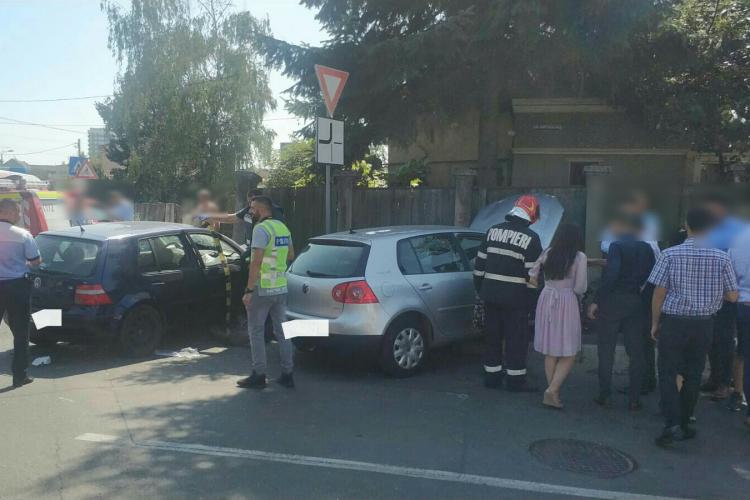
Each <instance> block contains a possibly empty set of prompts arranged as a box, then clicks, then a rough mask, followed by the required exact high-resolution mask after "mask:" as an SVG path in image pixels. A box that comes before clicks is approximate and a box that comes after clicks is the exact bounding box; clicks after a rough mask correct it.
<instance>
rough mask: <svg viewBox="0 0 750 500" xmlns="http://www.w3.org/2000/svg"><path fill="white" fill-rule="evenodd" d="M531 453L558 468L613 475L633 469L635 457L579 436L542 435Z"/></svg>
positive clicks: (531, 448) (533, 445)
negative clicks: (572, 437) (569, 437)
mask: <svg viewBox="0 0 750 500" xmlns="http://www.w3.org/2000/svg"><path fill="white" fill-rule="evenodd" d="M529 451H530V452H531V454H532V455H533V456H534V458H536V459H537V460H539V461H540V462H542V463H543V464H545V465H549V466H550V467H554V468H555V469H560V470H566V471H570V472H579V473H581V474H589V475H591V476H596V477H601V478H612V477H617V476H622V475H624V474H628V473H629V472H633V471H634V470H635V468H636V467H637V464H636V462H635V460H633V459H632V458H630V457H629V456H627V455H626V454H624V453H622V452H621V451H617V450H615V449H614V448H609V447H607V446H602V445H600V444H596V443H589V442H587V441H579V440H577V439H543V440H541V441H536V442H534V443H532V444H531V446H529Z"/></svg>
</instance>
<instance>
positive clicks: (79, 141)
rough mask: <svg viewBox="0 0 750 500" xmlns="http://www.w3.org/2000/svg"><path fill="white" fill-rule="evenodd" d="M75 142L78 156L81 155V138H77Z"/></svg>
mask: <svg viewBox="0 0 750 500" xmlns="http://www.w3.org/2000/svg"><path fill="white" fill-rule="evenodd" d="M76 142H77V143H78V157H79V158H80V157H81V139H78V141H76Z"/></svg>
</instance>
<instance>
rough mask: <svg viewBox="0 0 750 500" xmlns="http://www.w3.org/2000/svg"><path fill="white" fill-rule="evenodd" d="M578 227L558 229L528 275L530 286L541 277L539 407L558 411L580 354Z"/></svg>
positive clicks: (582, 287) (582, 258)
mask: <svg viewBox="0 0 750 500" xmlns="http://www.w3.org/2000/svg"><path fill="white" fill-rule="evenodd" d="M582 246H583V238H582V237H581V230H580V229H579V228H578V226H575V225H572V224H564V225H562V226H560V227H559V228H558V230H557V233H556V234H555V238H554V239H553V240H552V245H550V247H549V248H548V249H547V250H545V251H544V253H542V255H541V257H540V258H539V260H538V261H537V262H536V264H534V267H533V268H532V269H531V271H529V276H530V277H531V281H532V282H536V281H537V280H538V279H539V276H540V274H542V275H543V276H544V289H543V290H542V293H541V294H540V295H539V302H538V303H537V306H536V331H535V336H534V349H536V350H537V351H539V352H541V353H542V354H544V356H545V358H544V372H545V374H546V375H547V385H548V386H549V387H547V390H546V391H544V400H543V403H544V405H546V406H549V407H551V408H558V409H561V408H562V407H563V405H562V403H561V402H560V387H561V386H562V384H563V382H564V381H565V379H566V378H567V376H568V374H569V373H570V370H571V369H572V368H573V363H575V358H576V354H578V351H580V350H581V314H580V307H579V305H578V304H579V300H580V297H581V296H582V295H583V294H584V292H586V287H587V276H586V255H585V254H584V253H583V252H581V251H580V249H581V248H582Z"/></svg>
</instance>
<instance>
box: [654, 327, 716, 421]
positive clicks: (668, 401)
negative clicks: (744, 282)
mask: <svg viewBox="0 0 750 500" xmlns="http://www.w3.org/2000/svg"><path fill="white" fill-rule="evenodd" d="M712 336H713V321H712V319H711V318H710V317H703V318H698V319H695V318H686V317H683V316H668V315H665V316H664V317H663V319H662V323H661V328H660V330H659V337H658V342H657V343H658V346H659V392H660V393H661V407H662V412H663V413H664V419H665V426H666V427H674V426H677V425H682V426H685V425H687V424H688V422H689V419H690V417H691V416H692V415H693V411H695V405H696V404H697V402H698V396H699V395H700V384H701V374H702V373H703V367H704V365H705V364H706V354H707V353H708V350H709V348H710V346H711V337H712ZM677 375H682V377H683V379H684V382H683V384H682V389H681V390H679V391H678V389H677Z"/></svg>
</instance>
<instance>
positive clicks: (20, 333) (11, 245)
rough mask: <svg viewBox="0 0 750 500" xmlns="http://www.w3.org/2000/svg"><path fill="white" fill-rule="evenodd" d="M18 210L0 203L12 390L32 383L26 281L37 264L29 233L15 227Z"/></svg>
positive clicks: (1, 281) (2, 300) (0, 295)
mask: <svg viewBox="0 0 750 500" xmlns="http://www.w3.org/2000/svg"><path fill="white" fill-rule="evenodd" d="M20 219H21V208H20V207H19V205H18V203H17V202H16V201H15V200H11V199H8V198H5V199H1V200H0V321H1V320H2V318H3V316H4V315H5V313H7V315H8V316H7V321H8V326H9V327H10V330H11V332H12V333H13V386H14V387H21V386H22V385H26V384H29V383H31V382H33V379H32V378H31V377H29V376H28V375H27V374H26V368H27V367H28V364H29V360H28V357H29V314H30V311H29V297H30V294H31V286H30V285H31V284H30V283H29V281H28V280H27V279H26V277H25V275H26V272H27V271H28V270H29V267H36V266H38V265H39V263H40V262H41V258H40V256H39V248H38V247H37V246H36V241H34V237H33V236H31V233H29V232H28V231H26V230H25V229H22V228H20V227H17V226H16V224H18V221H19V220H20Z"/></svg>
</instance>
